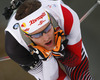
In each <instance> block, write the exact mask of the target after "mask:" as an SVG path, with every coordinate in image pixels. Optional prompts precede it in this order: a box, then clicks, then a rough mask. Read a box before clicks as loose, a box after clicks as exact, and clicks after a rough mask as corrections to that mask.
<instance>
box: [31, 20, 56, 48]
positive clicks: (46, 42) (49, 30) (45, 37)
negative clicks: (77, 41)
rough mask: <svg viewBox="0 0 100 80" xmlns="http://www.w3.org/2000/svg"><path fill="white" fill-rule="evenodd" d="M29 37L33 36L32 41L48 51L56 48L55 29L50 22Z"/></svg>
mask: <svg viewBox="0 0 100 80" xmlns="http://www.w3.org/2000/svg"><path fill="white" fill-rule="evenodd" d="M29 35H31V36H30V39H31V40H32V41H33V42H34V43H36V44H37V45H39V46H42V47H44V48H45V49H47V50H52V49H53V48H54V46H55V41H54V29H53V26H52V24H51V23H50V22H48V23H47V24H45V25H44V26H42V27H41V28H39V29H38V30H36V31H34V32H33V33H31V34H29Z"/></svg>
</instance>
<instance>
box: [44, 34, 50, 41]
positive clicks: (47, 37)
mask: <svg viewBox="0 0 100 80" xmlns="http://www.w3.org/2000/svg"><path fill="white" fill-rule="evenodd" d="M43 40H44V41H48V40H49V35H48V34H47V33H43Z"/></svg>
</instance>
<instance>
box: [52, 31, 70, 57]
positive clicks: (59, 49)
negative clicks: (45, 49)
mask: <svg viewBox="0 0 100 80" xmlns="http://www.w3.org/2000/svg"><path fill="white" fill-rule="evenodd" d="M66 37H67V36H66V35H64V33H63V31H62V30H60V31H58V32H56V35H55V40H56V46H55V47H54V49H53V50H52V51H53V55H54V56H56V58H59V57H64V56H65V48H66V46H67V43H68V39H66Z"/></svg>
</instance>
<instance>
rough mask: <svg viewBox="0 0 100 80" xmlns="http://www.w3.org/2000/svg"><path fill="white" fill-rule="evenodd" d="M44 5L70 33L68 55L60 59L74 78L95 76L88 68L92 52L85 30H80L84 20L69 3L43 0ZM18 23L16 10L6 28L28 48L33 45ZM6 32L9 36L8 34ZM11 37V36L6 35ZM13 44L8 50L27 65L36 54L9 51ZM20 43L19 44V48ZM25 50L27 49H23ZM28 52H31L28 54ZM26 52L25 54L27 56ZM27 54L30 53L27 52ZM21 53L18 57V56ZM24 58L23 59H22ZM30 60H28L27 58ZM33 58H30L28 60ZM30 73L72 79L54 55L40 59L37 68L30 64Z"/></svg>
mask: <svg viewBox="0 0 100 80" xmlns="http://www.w3.org/2000/svg"><path fill="white" fill-rule="evenodd" d="M40 1H41V3H42V6H43V7H44V8H45V10H46V11H47V12H48V13H49V14H51V15H52V16H53V17H54V18H55V20H56V21H57V23H58V25H59V26H60V27H61V29H62V30H63V31H64V33H65V34H66V35H67V39H68V44H67V46H66V55H67V57H66V58H65V59H64V60H62V59H58V60H59V61H60V62H61V63H62V64H63V65H64V67H65V68H66V72H67V74H68V76H69V77H70V79H71V80H91V79H92V78H91V76H90V73H89V69H88V56H87V53H86V50H85V48H84V45H83V43H82V38H81V31H80V21H79V18H78V16H77V14H76V13H75V11H73V10H72V9H71V8H70V7H69V6H67V5H65V4H64V3H63V2H61V1H60V0H56V1H47V0H40ZM16 23H17V21H16V20H15V14H14V15H13V16H12V18H11V19H10V21H9V24H8V26H7V28H6V30H5V31H6V32H7V33H8V32H9V33H10V35H12V36H13V37H14V39H15V40H16V41H17V42H18V45H21V47H24V48H25V49H26V50H27V51H29V48H28V46H27V44H26V43H25V41H24V40H23V38H22V36H21V34H20V29H19V28H17V29H14V28H13V26H14V25H15V24H16ZM7 33H6V37H7ZM6 40H7V41H8V38H6ZM6 45H13V47H14V44H13V42H12V43H11V42H9V43H7V42H6ZM9 48H10V47H7V48H6V51H7V54H8V55H9V56H10V57H11V58H12V59H13V60H14V61H15V62H17V63H18V64H20V65H27V64H28V63H29V62H30V61H31V62H32V56H31V54H30V53H28V52H27V51H26V52H24V53H23V51H21V53H20V54H19V52H18V53H16V52H17V51H18V50H16V52H12V51H9V50H8V49H9ZM19 48H20V47H18V49H19ZM21 50H22V48H21ZM23 50H24V49H23ZM26 53H27V54H26ZM23 55H24V56H23ZM25 55H26V56H25ZM16 56H17V58H16ZM19 58H20V61H19ZM25 61H26V62H25ZM28 61H29V62H28ZM28 73H30V74H31V75H33V76H35V78H36V79H37V80H69V78H68V76H66V74H65V73H64V71H62V69H61V68H60V67H59V65H58V62H57V60H56V59H55V58H54V57H53V56H51V58H50V59H48V60H47V61H42V62H40V63H38V66H35V67H33V68H31V67H30V70H28Z"/></svg>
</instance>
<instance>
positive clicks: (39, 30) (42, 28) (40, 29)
mask: <svg viewBox="0 0 100 80" xmlns="http://www.w3.org/2000/svg"><path fill="white" fill-rule="evenodd" d="M49 24H50V22H48V23H46V24H45V25H44V26H42V27H41V28H39V29H38V30H36V31H34V32H32V33H30V35H32V34H36V33H39V32H41V31H43V30H44V29H45V28H46V27H47V26H48V25H49Z"/></svg>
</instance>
